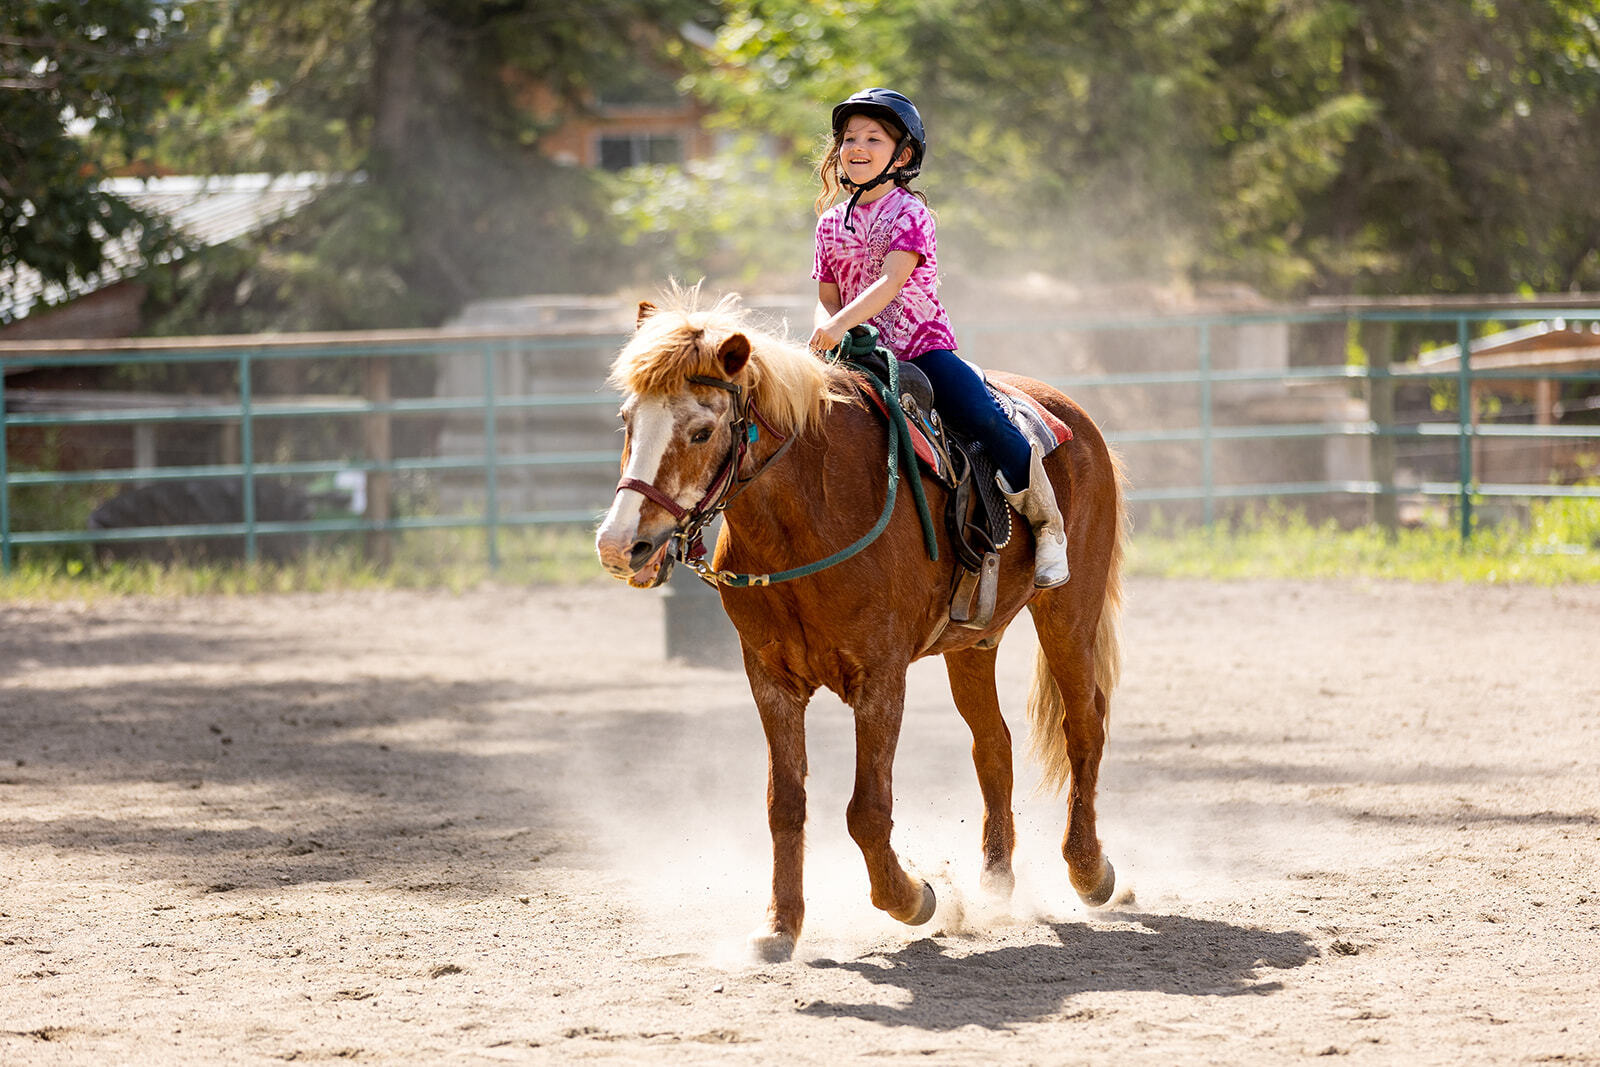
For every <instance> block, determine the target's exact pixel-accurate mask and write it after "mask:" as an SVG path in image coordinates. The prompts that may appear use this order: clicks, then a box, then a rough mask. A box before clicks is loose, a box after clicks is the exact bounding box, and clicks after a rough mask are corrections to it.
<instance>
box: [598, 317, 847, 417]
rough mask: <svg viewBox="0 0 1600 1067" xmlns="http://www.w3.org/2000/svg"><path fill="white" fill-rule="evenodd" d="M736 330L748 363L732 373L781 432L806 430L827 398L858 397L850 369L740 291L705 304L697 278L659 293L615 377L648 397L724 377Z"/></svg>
mask: <svg viewBox="0 0 1600 1067" xmlns="http://www.w3.org/2000/svg"><path fill="white" fill-rule="evenodd" d="M735 334H743V335H744V336H745V339H746V340H748V341H749V342H750V359H749V362H748V363H746V364H745V367H744V370H742V371H741V372H740V373H739V374H738V375H736V376H735V380H737V381H742V382H744V384H745V385H746V386H747V387H748V388H749V390H750V395H751V396H752V398H753V399H754V401H755V404H756V408H757V410H759V411H760V412H761V417H762V418H764V419H765V420H766V421H767V422H768V423H769V424H771V426H772V428H773V429H775V430H777V431H778V432H779V433H781V434H784V435H785V436H788V435H791V434H795V433H804V432H805V431H806V429H807V428H809V427H810V426H811V425H812V424H814V423H815V422H816V421H817V420H818V419H819V418H820V417H821V416H822V414H823V412H824V411H826V409H827V407H828V405H830V404H833V403H834V402H836V401H840V400H852V399H854V397H855V393H854V391H853V390H852V389H851V387H850V384H849V381H850V380H849V377H848V375H846V374H845V372H843V371H841V370H839V369H838V368H836V367H833V366H831V365H830V364H827V363H825V362H823V361H822V360H821V359H819V358H817V357H816V356H814V355H812V354H811V352H810V351H808V350H807V349H806V347H805V346H804V345H801V344H796V343H795V342H793V341H790V340H788V339H787V338H784V337H780V336H778V335H776V334H774V333H772V332H770V331H769V330H767V329H764V328H762V327H761V326H760V325H759V324H758V323H756V322H755V320H754V319H753V317H752V316H751V315H750V314H749V313H748V312H747V311H745V310H744V309H743V308H742V307H740V306H739V296H738V294H736V293H728V294H727V295H725V296H723V297H721V298H720V299H718V300H717V301H715V302H714V303H712V304H710V305H709V306H705V304H704V301H703V298H702V296H701V294H700V287H699V286H698V285H696V286H690V287H687V288H686V287H681V286H678V285H673V286H671V287H670V288H669V289H668V290H667V291H666V292H665V293H663V294H662V297H661V299H660V301H658V303H657V306H656V309H655V311H654V312H653V313H651V314H650V315H648V316H647V317H645V318H644V319H642V320H640V322H639V328H638V330H637V331H636V332H635V333H634V335H633V337H632V338H630V339H629V340H628V343H627V344H626V345H624V346H623V348H622V351H621V352H620V353H619V354H618V355H617V358H616V362H614V363H613V364H612V366H611V378H610V384H611V385H612V386H613V387H614V388H616V389H618V390H619V391H622V392H625V393H631V394H634V395H636V396H651V395H655V394H659V393H675V392H678V391H680V390H682V389H684V388H685V381H684V380H685V379H686V378H687V377H689V376H690V375H692V374H701V375H715V376H722V375H723V374H724V371H723V367H722V363H721V361H720V360H719V359H718V352H719V350H720V349H721V348H722V345H723V343H724V342H726V341H727V340H728V339H729V338H730V337H733V336H734V335H735Z"/></svg>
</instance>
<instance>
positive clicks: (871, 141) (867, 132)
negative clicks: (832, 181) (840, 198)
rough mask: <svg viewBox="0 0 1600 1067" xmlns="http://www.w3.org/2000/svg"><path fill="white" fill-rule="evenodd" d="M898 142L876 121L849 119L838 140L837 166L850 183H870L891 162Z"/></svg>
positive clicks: (871, 119) (888, 130)
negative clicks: (842, 170) (841, 169)
mask: <svg viewBox="0 0 1600 1067" xmlns="http://www.w3.org/2000/svg"><path fill="white" fill-rule="evenodd" d="M897 141H898V138H897V137H896V136H895V134H894V133H893V131H891V130H890V129H889V127H887V126H886V125H884V124H883V123H882V122H879V121H878V120H877V119H875V118H870V117H868V116H866V115H852V116H850V118H849V119H848V120H847V121H846V122H845V126H844V134H843V135H842V136H841V137H840V139H839V165H840V166H842V167H843V168H844V172H845V175H846V176H847V177H848V178H849V179H850V180H851V181H852V182H855V183H857V184H861V183H864V182H869V181H871V180H872V179H873V178H876V177H877V176H878V175H880V174H882V173H883V170H884V168H885V167H887V166H888V165H889V161H890V160H891V159H893V158H894V147H895V144H896V143H897ZM908 151H909V149H908ZM900 162H901V163H902V164H903V163H904V162H905V160H900Z"/></svg>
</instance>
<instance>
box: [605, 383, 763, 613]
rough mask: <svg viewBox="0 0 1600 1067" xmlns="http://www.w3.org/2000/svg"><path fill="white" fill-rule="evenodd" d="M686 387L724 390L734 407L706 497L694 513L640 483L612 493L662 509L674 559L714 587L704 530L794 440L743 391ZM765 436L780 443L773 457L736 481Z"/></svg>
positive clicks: (732, 386) (733, 386) (624, 483)
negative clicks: (635, 496) (723, 453)
mask: <svg viewBox="0 0 1600 1067" xmlns="http://www.w3.org/2000/svg"><path fill="white" fill-rule="evenodd" d="M688 380H689V381H690V382H692V383H693V384H695V385H707V386H710V387H711V388H713V389H722V390H725V391H726V392H728V393H730V394H731V395H732V398H733V402H732V403H731V404H730V405H729V407H728V431H729V436H730V440H729V443H728V455H727V457H726V458H725V459H724V460H723V461H722V466H721V467H720V468H718V470H717V473H716V475H715V476H714V477H713V478H712V479H711V484H710V485H708V486H707V487H706V491H705V493H704V495H702V496H701V497H700V500H699V501H698V502H697V503H696V504H694V506H692V507H688V508H686V507H684V506H683V505H682V504H679V503H678V502H677V501H676V500H674V499H672V497H670V496H668V495H667V494H666V493H664V492H663V491H662V490H661V489H659V488H657V487H656V486H654V485H652V484H651V483H649V482H647V481H644V480H643V479H640V478H623V479H622V480H621V481H619V482H618V483H617V489H616V491H617V492H618V493H620V492H622V491H623V490H624V489H632V490H633V491H634V492H636V493H639V494H640V495H641V496H643V497H644V498H645V499H646V500H649V501H651V502H653V503H655V504H658V505H660V506H661V507H662V508H663V509H665V510H666V512H667V514H669V515H671V516H672V517H673V519H675V520H676V521H677V527H676V528H675V529H674V530H673V532H672V543H673V547H672V549H671V552H672V555H673V556H674V557H675V558H676V559H679V560H682V561H683V562H684V563H685V564H686V565H687V566H688V567H690V568H691V569H692V570H693V571H694V572H695V573H696V574H698V575H699V576H700V577H701V578H704V579H705V580H706V581H708V582H710V583H711V584H712V585H716V584H718V574H717V572H716V571H713V570H712V569H711V568H710V567H709V566H708V565H707V564H706V563H705V555H706V546H705V541H704V534H705V529H706V527H707V526H709V525H711V523H712V522H713V521H714V520H715V519H716V517H717V516H718V515H720V514H722V512H723V511H724V510H725V509H726V508H727V507H728V505H729V504H731V503H732V502H733V499H734V497H736V496H738V495H739V494H740V493H741V492H743V491H744V489H745V487H746V486H748V485H749V484H750V483H751V482H753V481H755V480H756V478H758V477H760V475H761V472H762V471H764V470H766V469H767V468H768V467H770V466H771V465H772V464H773V463H774V462H776V461H777V459H778V458H779V457H780V456H782V455H783V454H784V453H785V452H786V451H788V449H789V446H790V445H792V444H793V443H794V440H793V438H788V437H785V436H784V435H783V434H781V433H779V432H778V431H777V430H775V429H773V428H772V425H771V424H770V423H768V422H767V420H766V419H764V418H762V417H761V412H760V411H759V410H757V408H756V406H755V402H754V398H753V397H751V396H749V395H748V394H747V393H746V392H745V387H744V386H743V385H742V384H741V383H739V382H734V381H729V380H728V379H726V378H715V377H712V376H710V375H705V374H691V375H689V379H688ZM763 430H765V431H766V432H767V433H768V434H769V435H770V436H771V437H772V438H773V439H774V440H776V441H780V442H782V443H781V444H780V445H779V446H778V449H777V451H775V452H773V453H772V455H770V456H768V457H767V458H766V460H765V461H764V462H763V463H762V464H761V466H760V467H758V468H757V469H756V470H755V471H754V472H752V473H751V474H750V475H749V476H748V477H744V478H741V477H739V471H740V469H741V468H742V467H743V466H744V461H745V458H746V457H747V456H748V455H749V453H750V446H751V445H753V444H755V442H756V441H758V440H760V438H761V432H762V431H763Z"/></svg>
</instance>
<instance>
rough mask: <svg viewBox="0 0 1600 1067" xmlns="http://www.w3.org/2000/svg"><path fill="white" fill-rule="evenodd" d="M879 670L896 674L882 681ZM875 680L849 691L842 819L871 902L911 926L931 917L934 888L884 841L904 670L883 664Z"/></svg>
mask: <svg viewBox="0 0 1600 1067" xmlns="http://www.w3.org/2000/svg"><path fill="white" fill-rule="evenodd" d="M883 675H895V677H894V678H893V680H892V681H882V680H881V678H882V676H883ZM878 677H879V678H880V681H879V682H878V683H877V684H874V683H873V682H872V681H870V680H869V681H868V682H866V683H865V684H864V685H863V687H862V690H861V691H860V692H858V693H854V694H852V697H853V699H852V700H851V703H852V705H853V707H854V710H855V720H856V782H855V790H854V792H853V793H851V796H850V804H849V807H848V808H847V809H846V811H845V819H846V821H847V823H848V824H849V827H850V836H851V837H852V838H853V839H854V840H855V843H856V844H857V845H858V846H860V848H861V856H862V858H863V859H865V860H866V862H867V877H868V879H869V880H870V881H871V883H872V904H873V907H876V908H879V909H881V910H883V911H886V912H888V913H889V914H890V915H891V916H893V917H894V918H896V919H899V920H900V921H901V922H903V923H907V924H909V925H911V926H919V925H921V924H922V923H925V922H927V921H928V920H929V919H931V918H933V909H934V905H935V899H934V895H933V887H932V886H930V885H928V883H926V882H923V881H919V880H916V879H913V878H912V877H911V876H910V875H908V874H906V872H905V868H903V867H902V866H900V859H899V857H897V856H896V855H895V854H894V849H893V848H891V847H890V845H889V832H890V830H892V829H893V827H894V782H893V770H894V750H895V746H896V745H897V744H898V742H899V739H900V720H901V717H902V715H903V713H904V711H905V696H906V680H905V672H904V670H901V671H899V672H898V673H896V672H894V671H893V670H892V669H885V670H883V671H880V672H879V674H878Z"/></svg>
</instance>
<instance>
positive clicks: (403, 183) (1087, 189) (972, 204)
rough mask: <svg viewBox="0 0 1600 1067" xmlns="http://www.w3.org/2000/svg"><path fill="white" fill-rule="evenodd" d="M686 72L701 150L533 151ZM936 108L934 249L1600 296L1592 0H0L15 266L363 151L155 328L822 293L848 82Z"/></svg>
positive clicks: (46, 262) (78, 268)
mask: <svg viewBox="0 0 1600 1067" xmlns="http://www.w3.org/2000/svg"><path fill="white" fill-rule="evenodd" d="M638 70H650V71H667V72H670V73H671V76H672V77H673V78H675V79H677V83H676V90H677V91H679V92H682V93H686V94H693V95H694V96H696V97H697V98H699V99H700V100H702V101H704V102H705V103H706V104H707V105H708V106H709V108H710V109H711V115H710V118H709V120H708V121H709V122H710V123H711V124H712V125H713V127H714V128H715V129H716V130H718V131H719V132H720V133H721V135H722V136H721V137H720V143H721V145H722V148H721V149H720V151H719V152H718V154H717V155H715V156H714V157H712V158H709V159H702V160H694V161H690V162H687V163H685V164H682V165H676V166H645V167H636V168H632V169H630V170H626V171H623V172H620V173H607V172H604V171H601V170H590V169H586V168H581V167H576V166H571V165H563V164H560V163H558V162H555V161H554V160H553V159H552V158H551V157H550V156H549V155H547V154H546V152H545V151H544V150H543V148H544V144H545V141H546V139H547V138H548V137H550V136H551V134H552V132H553V129H554V127H553V125H552V120H550V119H547V118H541V117H540V111H539V110H538V109H536V108H531V107H529V106H528V100H529V99H530V93H532V92H533V91H534V89H535V87H538V88H539V90H540V91H543V92H546V93H549V94H552V95H553V96H554V98H556V99H558V100H560V101H563V102H564V103H565V105H566V106H567V107H568V108H569V109H571V110H572V111H573V112H574V113H580V112H581V111H582V110H583V109H585V108H588V107H592V106H593V104H594V100H595V96H596V88H597V87H598V86H602V85H604V84H606V83H607V81H608V80H615V79H616V78H617V77H618V76H619V72H620V73H626V72H630V71H638ZM873 84H881V85H890V86H893V87H896V88H898V89H900V90H901V91H903V92H906V93H907V94H908V95H910V96H911V97H912V98H913V99H915V100H916V101H917V102H918V104H919V106H920V107H921V109H922V111H923V113H924V115H925V117H926V118H927V120H928V127H929V162H928V165H927V167H926V169H925V174H924V179H923V181H922V182H921V185H922V187H924V188H925V189H926V190H927V192H928V194H929V196H930V198H931V200H932V203H933V205H934V207H935V209H936V211H937V212H938V215H939V218H940V226H941V230H940V237H941V243H942V245H943V247H944V249H945V255H944V257H943V262H942V267H943V269H944V270H945V271H946V272H947V273H956V274H965V275H969V276H973V277H1001V278H1004V277H1010V276H1014V275H1020V274H1023V273H1028V272H1041V273H1044V274H1047V275H1051V276H1054V277H1058V278H1060V279H1063V280H1065V281H1067V282H1072V283H1078V284H1092V283H1114V282H1121V281H1140V282H1147V283H1153V284H1158V285H1182V286H1194V285H1200V284H1205V283H1212V282H1227V283H1245V284H1249V285H1251V286H1254V287H1256V288H1257V289H1259V290H1260V291H1261V292H1263V293H1265V294H1266V295H1268V296H1271V297H1277V298H1295V297H1302V296H1307V295H1346V294H1351V295H1362V294H1385V293H1509V292H1519V291H1520V292H1558V291H1566V290H1600V197H1596V196H1595V195H1594V194H1593V185H1594V180H1595V175H1596V174H1600V16H1597V8H1596V5H1595V3H1594V2H1593V0H1406V2H1405V3H1396V2H1394V0H1127V2H1125V3H1121V4H1104V3H1100V2H1097V0H1052V2H1050V3H1040V2H1035V0H984V2H983V3H973V2H970V0H916V2H910V0H903V2H902V0H884V2H872V0H720V2H718V0H523V2H518V0H163V2H158V0H72V2H69V0H14V2H12V3H7V4H6V5H4V8H3V11H0V269H3V268H5V267H7V266H10V265H12V264H15V263H19V262H20V263H26V264H28V265H29V266H32V267H33V268H35V269H37V270H39V271H40V272H41V273H42V274H44V275H45V277H46V278H47V279H49V280H54V281H63V280H66V279H69V278H73V277H80V278H81V277H85V276H87V275H89V274H92V273H93V271H94V270H95V269H96V268H97V266H98V262H97V255H98V248H99V246H100V238H101V237H102V236H104V235H106V234H116V233H121V232H129V233H134V234H138V235H140V238H141V240H143V241H144V242H145V243H146V245H147V247H148V255H150V256H151V257H152V258H159V257H161V256H163V255H171V254H172V251H171V248H172V246H171V245H170V243H168V244H163V242H170V241H171V235H167V234H163V233H162V232H161V231H160V230H159V228H158V227H155V226H153V225H151V224H150V220H148V219H143V218H141V217H140V216H139V215H138V213H137V212H135V211H133V210H132V209H131V208H129V207H128V206H127V205H126V204H122V203H120V202H118V201H116V200H115V198H111V197H108V196H106V195H105V194H103V193H101V192H99V191H98V182H99V180H100V179H101V178H103V177H105V176H106V175H109V174H129V173H132V174H156V173H162V174H166V173H186V174H226V173H242V172H261V171H266V172H303V171H315V172H319V173H323V174H329V175H344V176H347V177H348V178H349V179H350V180H347V181H343V182H339V183H336V184H334V185H332V186H330V187H329V188H328V190H327V191H326V192H324V193H323V194H322V195H321V197H320V198H319V200H318V201H317V202H316V203H315V204H314V205H313V206H312V207H311V208H309V209H307V210H306V211H303V212H302V213H300V214H299V215H297V216H296V217H295V218H294V219H292V220H291V221H289V222H286V223H283V224H280V225H278V226H276V227H272V228H270V229H268V230H266V231H264V232H262V233H260V234H258V235H257V236H255V237H254V238H252V239H250V240H249V241H247V242H243V243H236V244H234V245H232V246H229V247H226V248H219V249H211V250H207V251H198V250H191V251H190V253H189V254H187V255H184V256H183V257H182V258H181V260H180V261H179V265H178V267H176V268H175V269H171V270H168V271H165V272H162V273H161V274H160V276H159V279H158V281H159V284H156V285H155V286H154V288H153V295H152V300H153V301H154V307H153V310H154V312H155V315H154V317H153V319H152V322H153V324H154V325H153V328H154V329H155V330H156V331H157V332H167V333H187V332H217V331H249V330H263V329H323V328H359V327H368V326H402V325H427V324H434V323H438V322H440V321H443V320H444V319H446V318H448V317H449V316H450V315H451V314H453V313H454V312H455V311H456V310H457V309H458V308H459V307H460V306H461V305H462V304H463V303H465V302H466V301H468V300H471V299H479V298H484V297H494V296H512V295H520V294H525V293H536V292H545V293H555V292H589V293H610V292H616V291H619V290H625V289H626V290H629V291H630V292H636V291H637V289H638V288H639V287H651V286H659V285H660V284H661V283H662V282H663V281H664V280H665V279H666V278H667V277H668V276H669V275H672V276H677V277H681V278H686V279H689V280H693V279H695V278H699V277H702V276H705V277H707V278H709V279H710V280H711V281H712V283H713V284H716V285H728V286H768V287H773V288H781V289H787V290H789V291H804V290H806V289H807V288H809V285H810V282H809V268H810V233H811V227H812V224H813V218H814V216H813V213H812V209H811V199H812V196H813V195H814V190H815V187H816V186H815V180H814V175H813V174H812V171H811V168H812V165H813V163H814V160H815V159H816V157H817V155H818V152H819V149H820V147H821V140H822V138H823V137H824V136H825V135H826V132H827V131H826V127H827V114H828V108H829V107H830V106H831V104H832V103H833V102H835V101H837V100H838V99H841V98H842V97H844V96H845V95H847V94H848V93H850V92H852V91H853V90H855V89H858V88H861V87H863V86H866V85H873Z"/></svg>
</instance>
